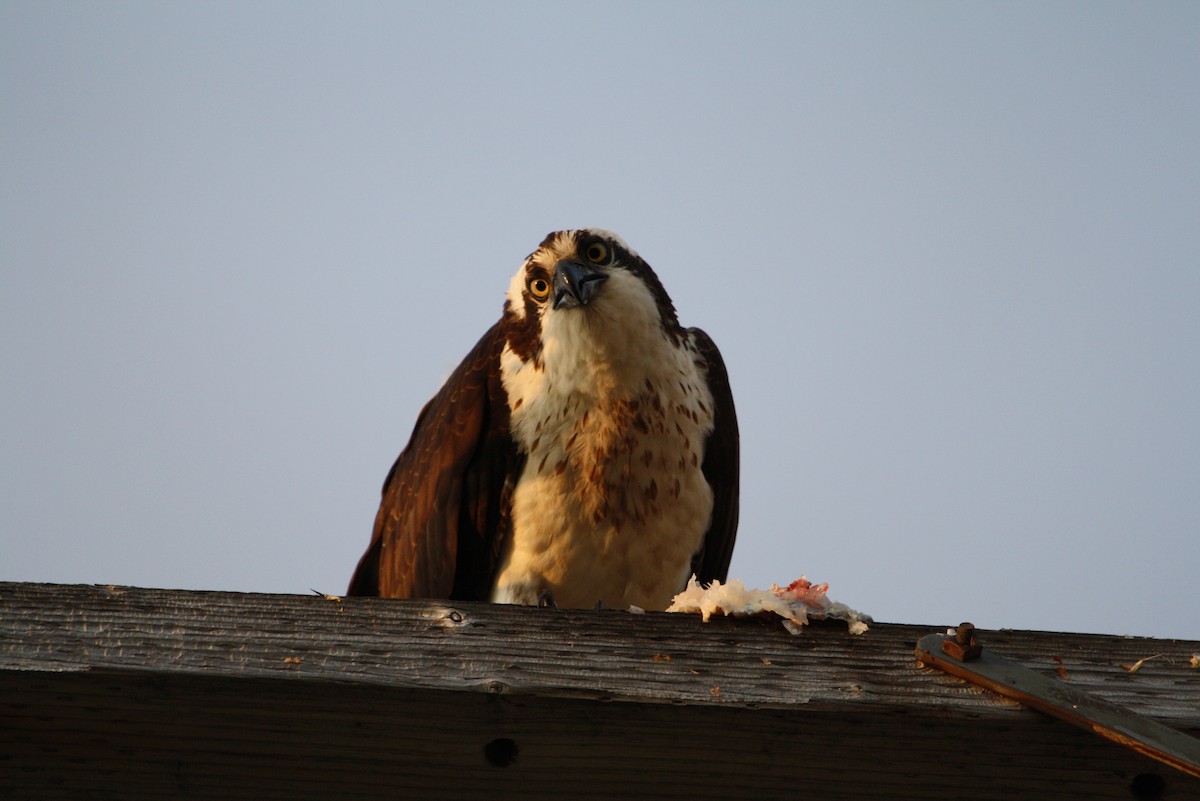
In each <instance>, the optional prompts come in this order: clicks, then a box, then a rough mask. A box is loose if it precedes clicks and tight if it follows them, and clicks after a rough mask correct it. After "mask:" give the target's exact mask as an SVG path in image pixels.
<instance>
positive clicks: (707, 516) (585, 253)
mask: <svg viewBox="0 0 1200 801" xmlns="http://www.w3.org/2000/svg"><path fill="white" fill-rule="evenodd" d="M737 518H738V431H737V418H736V416H735V414H734V408H733V396H732V394H731V392H730V389H729V378H728V376H727V374H726V372H725V364H724V362H723V361H722V360H721V355H720V353H719V352H718V351H717V348H716V346H715V345H714V344H713V342H712V340H711V339H709V337H708V335H707V334H705V333H704V332H703V331H701V330H700V329H698V328H683V327H681V326H680V324H679V321H678V319H677V318H676V315H675V307H674V306H673V304H672V303H671V298H670V297H669V296H668V295H667V291H666V290H665V289H664V288H663V285H662V284H661V283H660V282H659V280H658V277H657V276H656V275H655V274H654V271H653V270H651V269H650V265H648V264H647V263H646V262H645V261H643V260H642V259H641V257H639V256H638V255H637V253H635V252H634V251H633V250H632V249H631V248H630V247H629V246H628V245H626V244H625V243H624V242H623V241H622V240H621V239H620V238H619V237H617V236H616V235H614V234H612V233H609V232H607V231H601V230H598V229H582V230H574V231H559V232H556V233H552V234H550V235H549V236H547V237H546V238H545V240H543V241H542V243H541V245H540V246H539V247H538V249H537V250H535V251H534V252H533V253H532V254H530V255H529V256H528V257H527V258H526V259H525V261H524V263H523V264H522V265H521V267H520V269H519V270H517V273H516V275H514V276H513V278H512V283H511V285H510V286H509V289H508V296H507V300H506V301H505V304H504V314H503V316H502V317H501V318H500V321H499V322H497V323H496V324H495V325H493V326H492V327H491V328H490V329H489V330H488V332H487V333H486V334H484V335H483V338H482V339H480V340H479V342H478V343H477V344H476V345H475V347H474V349H472V350H471V352H470V353H468V354H467V356H466V358H465V359H463V361H462V363H461V364H459V366H458V368H457V369H455V371H454V372H453V373H452V374H451V375H450V377H449V379H447V380H446V383H445V384H444V385H443V386H442V388H441V389H440V390H439V391H438V393H437V394H436V395H435V396H434V397H433V399H432V400H430V401H429V403H427V404H426V405H425V408H424V409H422V410H421V413H420V415H419V416H418V417H417V422H416V426H415V427H414V429H413V433H412V437H411V439H410V440H409V442H408V445H407V447H405V448H404V450H403V452H402V453H401V454H400V456H399V458H398V459H397V460H396V463H395V464H394V465H393V466H392V469H391V472H390V473H388V476H387V479H386V480H385V481H384V484H383V500H382V503H381V504H380V506H379V513H378V515H377V516H376V518H375V529H374V533H373V534H372V536H371V544H370V546H369V547H368V549H367V552H366V553H365V554H364V555H363V557H362V559H361V560H360V562H359V564H358V568H357V570H356V571H355V573H354V577H353V579H352V580H351V582H350V589H349V594H350V595H382V596H385V597H417V598H450V599H459V600H483V601H493V602H497V603H516V604H535V603H539V602H542V601H544V600H546V599H547V598H549V599H553V603H554V604H556V605H558V606H568V607H592V606H596V605H597V604H603V605H604V606H608V607H615V608H625V607H628V606H630V605H635V606H639V607H642V608H645V609H665V608H666V607H667V606H668V605H669V604H670V603H671V599H672V598H673V596H674V595H675V594H676V593H678V592H680V591H681V590H682V589H683V588H684V585H685V584H686V582H687V580H688V578H689V577H690V576H691V575H692V574H693V573H695V574H696V575H697V576H698V577H699V579H700V580H701V581H702V582H710V581H712V580H713V579H720V580H722V581H724V579H725V577H726V573H727V571H728V569H729V559H730V556H731V555H732V552H733V541H734V535H735V533H736V530H737Z"/></svg>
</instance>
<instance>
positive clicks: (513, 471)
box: [348, 325, 520, 600]
mask: <svg viewBox="0 0 1200 801" xmlns="http://www.w3.org/2000/svg"><path fill="white" fill-rule="evenodd" d="M503 348H504V335H503V333H502V332H501V330H500V326H499V325H496V326H493V327H492V328H491V329H490V330H489V331H488V332H487V333H486V334H484V335H483V338H482V339H480V340H479V342H478V343H477V344H476V345H475V347H474V348H473V349H472V350H471V352H470V353H468V354H467V357H466V358H465V359H463V361H462V363H461V364H459V366H458V367H457V368H456V369H455V371H454V372H453V373H452V374H451V376H450V378H448V379H447V380H446V383H445V384H444V385H443V386H442V388H441V389H440V390H439V391H438V393H437V394H436V395H435V396H434V397H433V399H432V400H430V401H429V403H427V404H425V408H424V409H422V410H421V414H420V415H419V416H418V417H417V423H416V426H414V428H413V433H412V437H411V439H410V440H409V442H408V445H407V446H406V447H405V448H404V450H403V452H401V454H400V456H399V458H398V459H396V463H395V464H394V465H392V469H391V472H390V473H388V477H387V479H386V480H385V481H384V484H383V499H382V501H381V503H380V505H379V513H378V514H377V515H376V517H375V530H374V533H373V534H372V536H371V545H370V547H369V548H368V549H367V552H366V553H365V554H364V555H363V557H362V559H361V560H360V561H359V564H358V568H357V569H356V570H355V572H354V577H353V578H352V579H351V581H350V589H349V591H348V594H350V595H380V596H383V597H390V598H454V599H459V600H487V599H488V595H489V594H490V592H491V586H492V583H493V580H494V578H495V572H496V566H497V564H498V562H499V556H500V549H501V547H502V546H503V544H504V539H505V537H506V536H507V534H508V505H509V504H508V502H509V497H510V495H511V493H512V487H513V485H514V484H515V481H516V475H517V471H518V470H519V469H520V462H519V459H518V457H517V454H516V448H515V446H514V445H513V442H512V438H511V436H510V435H509V431H508V401H507V397H506V396H505V393H504V387H503V386H502V385H501V383H500V353H501V351H502V350H503Z"/></svg>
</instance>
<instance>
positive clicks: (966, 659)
mask: <svg viewBox="0 0 1200 801" xmlns="http://www.w3.org/2000/svg"><path fill="white" fill-rule="evenodd" d="M917 659H919V660H920V661H921V662H923V663H924V664H926V665H929V666H931V667H936V668H938V669H939V670H943V671H945V672H946V673H949V674H951V675H953V676H958V677H959V678H962V679H966V680H967V681H969V682H971V683H972V684H975V685H978V686H980V687H984V688H986V689H988V690H992V691H993V692H997V693H1000V694H1001V695H1003V696H1005V697H1007V698H1012V699H1013V700H1015V701H1018V702H1020V703H1021V704H1024V705H1025V706H1028V707H1032V708H1033V709H1037V710H1039V711H1041V712H1045V713H1046V714H1048V715H1053V716H1054V717H1056V718H1059V719H1060V720H1065V721H1066V722H1068V723H1071V724H1073V725H1075V726H1078V727H1080V728H1082V729H1086V730H1088V731H1090V732H1092V733H1093V734H1098V735H1100V736H1101V737H1104V738H1105V739H1107V740H1111V741H1113V742H1115V743H1118V744H1120V745H1123V746H1125V747H1126V748H1131V749H1133V750H1134V751H1137V752H1138V753H1139V754H1144V755H1145V756H1148V757H1150V758H1151V759H1156V760H1158V761H1159V762H1162V763H1164V764H1167V765H1170V766H1171V767H1173V768H1176V769H1178V770H1181V771H1183V772H1184V773H1187V774H1190V775H1192V776H1196V777H1200V740H1198V739H1196V738H1195V737H1191V736H1189V735H1187V734H1184V733H1183V732H1181V731H1177V730H1176V729H1172V728H1171V727H1170V726H1166V725H1164V724H1162V723H1159V722H1158V721H1156V720H1151V719H1150V718H1148V717H1146V716H1145V715H1139V714H1138V713H1137V712H1134V711H1133V710H1130V709H1126V708H1125V707H1123V706H1120V705H1118V704H1114V703H1112V702H1110V701H1106V700H1104V699H1103V698H1100V697H1098V696H1095V695H1092V694H1090V693H1086V692H1084V691H1083V690H1079V689H1076V688H1074V687H1072V686H1070V685H1068V684H1065V683H1063V682H1061V681H1056V680H1055V679H1051V678H1049V677H1047V676H1043V675H1042V674H1041V673H1037V672H1035V671H1033V670H1030V669H1029V668H1027V667H1025V666H1024V665H1021V664H1020V663H1018V662H1014V661H1012V660H1011V659H1006V658H1005V657H1003V656H999V655H997V654H995V653H993V652H991V651H989V650H987V649H985V648H983V647H982V646H981V645H980V644H979V642H978V641H977V639H976V637H975V634H974V630H973V628H972V627H970V624H966V623H964V624H963V625H962V626H960V627H959V630H958V633H957V635H950V636H947V635H946V634H930V635H928V636H925V637H922V638H921V639H920V641H919V642H918V643H917Z"/></svg>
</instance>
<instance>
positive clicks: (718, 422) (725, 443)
mask: <svg viewBox="0 0 1200 801" xmlns="http://www.w3.org/2000/svg"><path fill="white" fill-rule="evenodd" d="M688 336H689V337H691V339H692V341H693V342H694V343H695V345H696V350H697V351H698V352H699V354H700V357H701V358H702V359H703V363H702V364H701V365H700V366H701V368H702V369H703V370H704V372H705V374H706V375H707V376H708V389H709V391H710V392H711V393H712V400H713V407H714V408H713V430H712V433H711V434H709V436H708V441H707V442H706V443H705V447H704V461H703V462H702V463H701V465H700V469H701V470H702V471H703V473H704V477H705V478H706V479H707V480H708V484H709V486H710V487H712V492H713V510H712V518H711V520H710V521H709V525H708V532H707V533H706V534H705V535H704V544H703V545H702V546H701V548H700V551H699V552H697V554H696V556H695V558H693V559H692V572H693V573H695V574H696V576H697V577H698V578H699V579H700V581H701V583H708V582H710V581H712V580H713V579H717V580H719V581H725V578H726V576H727V574H728V572H729V560H730V559H731V558H732V556H733V542H734V539H735V538H736V537H737V525H738V474H739V470H740V467H739V464H740V458H741V457H740V455H739V446H738V426H737V414H736V412H735V411H734V407H733V391H732V390H731V389H730V388H729V374H728V373H727V372H726V370H725V362H724V360H722V359H721V352H720V351H719V350H717V346H716V345H715V344H714V343H713V341H712V339H710V338H709V336H708V334H706V333H704V332H703V331H701V330H700V329H699V328H689V329H688Z"/></svg>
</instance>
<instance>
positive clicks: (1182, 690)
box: [0, 584, 1200, 799]
mask: <svg viewBox="0 0 1200 801" xmlns="http://www.w3.org/2000/svg"><path fill="white" fill-rule="evenodd" d="M952 622H957V621H952ZM931 630H936V628H932V627H915V626H895V625H876V626H874V627H872V630H871V631H870V632H868V633H867V634H866V635H864V636H862V637H854V636H851V635H849V634H847V633H846V631H845V628H844V626H841V625H834V624H829V625H816V626H813V627H812V628H811V630H810V631H808V632H806V633H805V634H803V635H801V636H792V635H789V634H788V633H787V632H786V631H784V630H783V628H782V627H781V626H780V625H779V624H778V623H777V622H774V621H771V620H714V621H713V622H711V623H708V624H704V623H702V622H700V620H699V618H697V617H692V616H681V615H667V614H648V615H630V614H628V613H625V612H619V611H599V612H594V611H568V610H537V609H525V608H514V607H503V606H492V605H486V604H455V605H449V604H445V603H439V602H427V601H381V600H377V599H345V600H341V601H331V600H326V599H323V598H318V597H315V596H277V595H272V596H264V595H247V594H236V593H202V592H179V591H164V590H142V589H133V588H111V589H109V588H104V587H86V586H54V585H30V584H0V797H6V798H8V797H12V798H22V797H24V798H35V797H36V798H54V797H59V798H79V797H88V796H92V797H120V798H156V797H164V796H170V797H184V798H207V797H214V796H220V797H223V798H240V797H246V798H250V797H254V798H257V799H263V798H276V797H278V798H284V797H287V798H304V797H339V798H357V797H363V798H365V797H378V796H380V795H382V794H385V793H386V794H387V795H390V796H398V797H425V798H435V797H446V798H454V797H462V796H467V795H471V796H479V795H481V794H483V793H485V792H488V793H496V792H497V790H498V788H499V789H500V790H502V791H503V794H509V795H516V794H519V795H521V796H522V797H529V798H551V797H562V796H572V797H579V798H610V797H616V796H617V795H620V796H621V797H628V796H629V795H631V794H632V795H634V796H637V797H645V798H666V797H679V796H681V795H689V796H693V797H698V798H709V797H712V798H715V797H725V798H729V797H735V798H736V797H746V796H748V795H749V794H751V793H754V794H757V795H762V796H766V797H774V796H777V795H782V793H783V792H788V793H789V794H791V793H794V792H796V791H803V792H805V793H806V794H809V795H816V796H818V797H831V798H860V797H861V798H872V797H888V798H916V797H923V798H959V797H965V796H967V795H969V796H970V797H972V798H976V799H987V798H1011V797H1013V796H1014V795H1023V794H1024V795H1034V794H1036V797H1042V798H1051V797H1060V798H1089V799H1091V798H1095V799H1104V798H1114V799H1115V798H1130V797H1132V796H1131V795H1130V793H1131V792H1132V791H1133V790H1137V791H1138V793H1140V794H1141V797H1147V798H1166V799H1170V798H1189V797H1191V798H1200V781H1198V780H1195V779H1192V778H1191V777H1187V776H1183V775H1182V774H1179V773H1177V772H1173V771H1171V770H1170V769H1168V768H1165V767H1162V766H1159V765H1157V763H1154V762H1152V761H1150V760H1147V759H1145V758H1144V757H1140V756H1138V755H1136V754H1133V753H1132V752H1129V751H1126V750H1125V749H1121V748H1119V747H1117V746H1114V745H1111V744H1109V743H1106V742H1103V741H1101V740H1099V739H1098V738H1095V737H1092V736H1090V735H1088V734H1086V733H1084V732H1080V731H1076V730H1074V729H1071V728H1070V727H1068V726H1065V725H1064V724H1061V723H1058V722H1057V721H1053V720H1050V719H1048V718H1045V717H1043V716H1040V715H1038V714H1036V713H1032V712H1029V711H1027V710H1024V709H1021V708H1020V707H1018V706H1016V705H1015V704H1012V703H1011V702H1008V701H1004V700H1002V699H998V698H996V697H995V696H993V695H991V694H988V693H983V692H981V691H978V690H975V689H974V688H971V687H969V686H967V685H965V684H964V683H962V682H960V681H958V680H956V679H953V678H950V677H948V676H945V675H943V674H941V673H938V672H936V671H932V670H927V669H922V668H920V667H918V666H917V664H916V662H915V659H914V657H913V651H912V649H913V644H914V643H915V641H916V639H917V638H918V637H919V636H921V635H924V634H927V633H929V632H930V631H931ZM980 636H981V637H983V638H985V639H984V641H985V642H986V643H987V646H988V647H992V648H996V649H997V650H999V651H1000V652H1002V653H1004V654H1005V655H1006V656H1008V657H1010V658H1013V659H1018V660H1021V661H1022V662H1024V663H1025V664H1027V665H1029V666H1030V667H1033V668H1035V669H1039V670H1042V671H1044V672H1046V673H1047V674H1048V675H1054V674H1055V672H1056V670H1057V669H1058V668H1059V667H1060V666H1062V667H1064V668H1065V669H1066V671H1067V672H1068V676H1069V679H1070V681H1071V682H1072V684H1074V685H1076V686H1079V687H1081V688H1084V689H1087V690H1088V691H1093V692H1096V693H1097V694H1099V695H1101V696H1103V697H1105V698H1107V699H1108V700H1110V701H1113V702H1116V703H1121V704H1124V705H1126V706H1128V707H1130V708H1132V709H1134V710H1135V711H1138V712H1141V713H1143V714H1147V715H1150V716H1151V717H1154V718H1156V719H1158V720H1160V721H1162V722H1165V723H1167V724H1169V725H1171V726H1173V727H1175V728H1178V729H1182V730H1185V731H1190V732H1191V733H1192V734H1196V733H1197V732H1200V670H1195V669H1192V668H1190V666H1189V665H1188V659H1189V657H1190V655H1191V654H1192V653H1194V652H1198V651H1200V644H1198V643H1189V642H1183V641H1163V640H1147V639H1143V638H1122V637H1103V636H1094V635H1069V634H1054V633H1039V632H986V631H985V632H980ZM1158 653H1161V654H1163V656H1161V657H1159V658H1156V659H1154V660H1152V661H1149V662H1146V663H1144V664H1143V666H1142V668H1141V669H1140V670H1138V671H1137V672H1136V673H1130V672H1129V671H1127V670H1125V669H1124V668H1122V667H1121V664H1122V663H1125V664H1132V663H1134V662H1136V661H1137V660H1138V659H1142V658H1144V657H1147V656H1151V655H1153V654H1158ZM1059 660H1061V662H1060V661H1059ZM608 701H621V702H625V703H607V702H608ZM489 744H491V747H490V749H489V748H488V746H489ZM513 756H515V760H513V761H509V758H510V757H513ZM964 788H969V792H968V791H967V790H966V789H964ZM1147 793H1149V794H1147Z"/></svg>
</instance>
